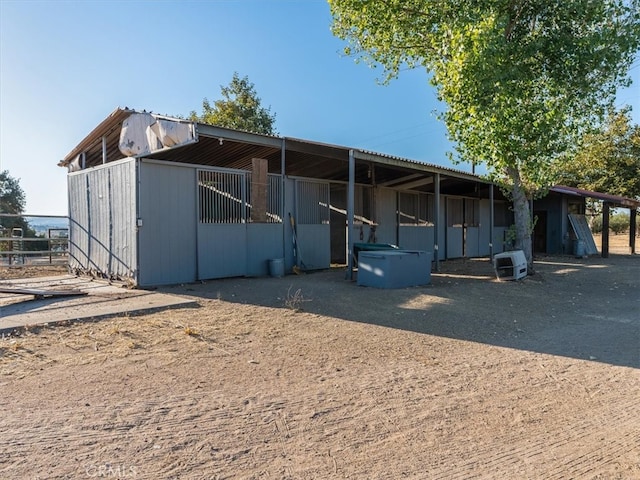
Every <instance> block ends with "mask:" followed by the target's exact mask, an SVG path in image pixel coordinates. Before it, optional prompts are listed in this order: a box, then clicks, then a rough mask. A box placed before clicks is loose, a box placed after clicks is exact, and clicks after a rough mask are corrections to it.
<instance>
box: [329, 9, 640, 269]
mask: <svg viewBox="0 0 640 480" xmlns="http://www.w3.org/2000/svg"><path fill="white" fill-rule="evenodd" d="M329 3H330V6H331V13H332V15H333V19H334V23H333V32H334V34H335V35H337V36H339V37H340V38H343V39H346V40H348V41H349V46H348V47H347V48H346V49H345V51H346V53H347V54H350V55H354V56H356V57H357V59H358V60H364V61H366V62H368V63H370V64H371V65H381V66H382V67H384V70H385V73H386V77H385V81H389V80H390V79H392V78H394V77H395V76H397V75H398V73H399V72H400V70H401V69H403V68H406V67H409V68H412V67H418V66H421V67H424V68H425V69H426V70H427V71H428V72H429V73H430V75H431V77H430V79H431V83H432V84H433V85H434V86H435V87H436V89H437V93H438V97H439V99H441V100H443V101H444V102H445V103H446V105H447V108H446V110H445V111H444V112H442V114H441V118H442V119H443V120H444V122H445V124H446V126H447V130H448V132H449V137H450V139H451V140H452V141H453V142H454V144H455V145H456V151H457V157H456V158H457V159H458V160H461V161H467V162H475V163H476V164H477V163H481V162H485V163H486V164H487V166H488V167H489V168H490V170H491V172H492V174H493V177H494V178H495V179H496V180H497V181H499V182H500V183H501V184H502V185H504V186H505V189H506V193H508V194H509V196H510V198H511V199H512V201H513V203H514V216H515V223H516V232H517V238H516V247H517V248H522V249H523V250H524V251H525V254H526V256H527V259H528V260H529V261H530V260H531V235H530V233H528V226H529V224H530V218H529V217H530V215H529V211H528V202H527V196H531V195H533V194H534V193H535V192H538V191H540V190H544V189H546V188H548V187H549V186H551V185H552V184H553V183H555V182H554V174H555V171H554V169H553V168H552V165H554V164H555V163H557V162H560V161H562V160H563V159H565V158H566V157H567V155H568V154H569V153H571V151H572V149H573V147H574V145H576V144H577V140H578V139H579V138H581V137H582V136H583V135H584V134H585V132H587V131H589V130H590V129H592V128H593V126H594V125H595V124H597V123H598V122H599V120H600V119H601V118H602V116H603V115H604V113H605V112H606V111H608V109H610V108H611V105H612V103H613V100H614V98H615V92H616V88H617V87H618V86H619V85H625V84H628V82H629V80H628V79H627V76H626V75H627V72H628V69H629V66H630V65H631V62H632V60H633V58H634V55H635V53H636V51H637V49H638V46H639V45H640V0H567V1H563V2H549V1H546V0H537V1H527V0H487V1H483V2H478V1H474V0H451V1H446V2H428V1H424V0H385V1H382V0H377V1H367V2H362V1H361V0H329Z"/></svg>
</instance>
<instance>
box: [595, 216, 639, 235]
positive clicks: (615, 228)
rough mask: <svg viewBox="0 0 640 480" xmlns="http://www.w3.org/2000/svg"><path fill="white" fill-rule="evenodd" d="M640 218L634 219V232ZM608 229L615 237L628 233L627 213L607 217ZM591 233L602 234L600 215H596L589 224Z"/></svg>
mask: <svg viewBox="0 0 640 480" xmlns="http://www.w3.org/2000/svg"><path fill="white" fill-rule="evenodd" d="M639 223H640V217H637V218H636V232H637V231H638V225H639ZM609 229H610V230H611V231H612V232H613V233H614V234H616V235H618V234H620V233H625V232H628V231H629V215H628V214H627V213H624V212H621V213H614V214H612V215H611V216H610V217H609ZM591 231H592V232H593V233H602V215H596V216H595V217H594V218H593V221H592V222H591Z"/></svg>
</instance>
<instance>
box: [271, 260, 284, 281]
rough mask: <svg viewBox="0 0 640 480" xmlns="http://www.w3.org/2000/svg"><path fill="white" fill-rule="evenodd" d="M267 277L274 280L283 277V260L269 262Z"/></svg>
mask: <svg viewBox="0 0 640 480" xmlns="http://www.w3.org/2000/svg"><path fill="white" fill-rule="evenodd" d="M269 275H271V276H272V277H276V278H280V277H284V258H274V259H271V260H269Z"/></svg>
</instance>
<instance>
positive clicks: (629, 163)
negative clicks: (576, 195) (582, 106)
mask: <svg viewBox="0 0 640 480" xmlns="http://www.w3.org/2000/svg"><path fill="white" fill-rule="evenodd" d="M557 169H558V181H559V183H561V184H563V185H569V186H571V187H580V188H585V189H587V190H594V191H596V192H606V193H612V194H614V195H621V196H623V197H629V198H638V199H640V126H638V125H635V124H633V123H632V120H631V115H630V110H629V108H625V109H623V110H620V111H612V112H611V113H610V114H609V115H608V116H607V118H606V121H605V122H604V123H603V125H602V128H601V129H600V130H597V131H595V132H593V133H589V134H587V135H586V136H585V138H584V141H583V143H582V145H581V146H580V148H579V149H578V151H577V152H576V154H575V155H574V156H572V157H571V158H570V159H569V160H568V161H567V162H564V163H562V164H561V165H558V166H557Z"/></svg>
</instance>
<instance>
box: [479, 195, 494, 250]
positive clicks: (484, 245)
mask: <svg viewBox="0 0 640 480" xmlns="http://www.w3.org/2000/svg"><path fill="white" fill-rule="evenodd" d="M490 237H491V202H490V201H489V200H486V199H481V200H480V227H479V231H478V255H479V256H481V257H485V256H487V255H489V254H490V253H491V252H490V251H489V243H490V242H491V238H490Z"/></svg>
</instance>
